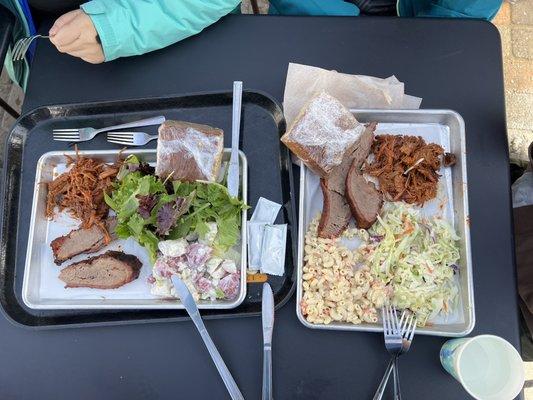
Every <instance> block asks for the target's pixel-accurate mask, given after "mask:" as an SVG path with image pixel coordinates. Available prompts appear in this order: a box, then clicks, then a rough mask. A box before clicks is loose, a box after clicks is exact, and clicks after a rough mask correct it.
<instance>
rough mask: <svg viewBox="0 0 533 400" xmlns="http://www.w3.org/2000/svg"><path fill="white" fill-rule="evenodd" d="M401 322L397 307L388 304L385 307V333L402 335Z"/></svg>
mask: <svg viewBox="0 0 533 400" xmlns="http://www.w3.org/2000/svg"><path fill="white" fill-rule="evenodd" d="M400 326H401V323H399V322H398V316H397V314H396V307H391V306H390V305H386V306H384V307H383V333H384V334H385V336H387V335H398V336H400V335H401V331H400Z"/></svg>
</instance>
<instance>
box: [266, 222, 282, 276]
mask: <svg viewBox="0 0 533 400" xmlns="http://www.w3.org/2000/svg"><path fill="white" fill-rule="evenodd" d="M286 244H287V224H283V225H265V226H264V229H263V243H262V245H261V272H262V273H264V274H270V275H277V276H282V275H283V274H284V272H285V247H286Z"/></svg>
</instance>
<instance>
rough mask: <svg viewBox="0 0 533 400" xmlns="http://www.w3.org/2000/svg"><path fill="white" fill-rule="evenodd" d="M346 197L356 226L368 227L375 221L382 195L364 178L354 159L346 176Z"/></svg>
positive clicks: (381, 202)
mask: <svg viewBox="0 0 533 400" xmlns="http://www.w3.org/2000/svg"><path fill="white" fill-rule="evenodd" d="M346 199H347V200H348V204H349V206H350V210H351V211H352V215H353V216H354V218H355V222H356V224H357V227H358V228H362V229H368V228H370V227H371V226H372V225H373V224H374V222H376V219H377V217H378V214H379V211H380V210H381V206H382V204H383V196H382V195H381V193H380V192H379V191H378V190H377V189H376V187H375V186H374V184H373V183H372V182H368V181H367V180H366V179H365V178H364V176H363V175H362V174H361V173H360V166H358V165H357V164H356V163H355V161H354V163H353V165H352V167H351V168H350V171H349V172H348V176H347V177H346Z"/></svg>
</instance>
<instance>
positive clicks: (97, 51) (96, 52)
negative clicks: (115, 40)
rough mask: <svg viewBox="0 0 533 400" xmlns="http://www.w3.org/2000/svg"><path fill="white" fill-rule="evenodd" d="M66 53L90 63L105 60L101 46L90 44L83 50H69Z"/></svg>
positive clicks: (98, 62)
mask: <svg viewBox="0 0 533 400" xmlns="http://www.w3.org/2000/svg"><path fill="white" fill-rule="evenodd" d="M68 54H69V55H71V56H73V57H78V58H81V59H82V60H83V61H86V62H88V63H91V64H100V63H103V62H104V61H105V56H104V53H103V51H102V48H101V47H97V46H91V47H90V48H85V49H83V50H77V51H73V52H69V53H68Z"/></svg>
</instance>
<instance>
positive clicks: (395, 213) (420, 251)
mask: <svg viewBox="0 0 533 400" xmlns="http://www.w3.org/2000/svg"><path fill="white" fill-rule="evenodd" d="M369 234H370V236H369V238H368V240H367V241H366V243H365V244H364V245H363V246H361V247H360V248H359V255H360V257H362V258H363V259H364V262H365V264H366V265H368V266H369V267H370V269H371V272H372V274H373V275H375V276H376V277H377V278H378V279H381V280H383V281H384V282H385V283H386V284H388V285H390V287H391V288H392V291H393V296H392V303H393V304H394V305H395V306H396V307H397V308H399V309H410V310H411V311H413V312H414V313H415V314H416V316H417V318H418V324H419V325H425V324H426V322H427V321H428V320H429V319H431V318H433V317H435V316H436V315H437V314H438V313H440V312H441V311H443V312H444V313H447V312H449V310H450V309H451V307H452V304H453V303H454V302H455V300H456V297H457V292H458V291H457V285H456V283H455V282H454V274H455V273H456V272H457V270H458V267H457V265H456V262H457V261H458V260H459V249H458V247H457V241H458V240H459V238H458V236H457V235H456V234H455V232H454V231H453V229H452V227H451V226H450V225H449V224H448V223H447V222H445V221H444V220H443V219H441V218H434V217H432V218H425V217H422V216H421V215H420V213H419V211H417V210H415V209H414V208H413V207H410V206H406V205H404V204H389V205H388V206H387V207H385V209H384V212H383V213H382V216H381V217H378V221H377V222H376V223H375V224H374V225H373V226H372V228H371V229H370V230H369Z"/></svg>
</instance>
